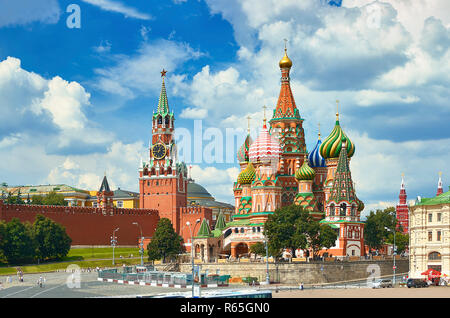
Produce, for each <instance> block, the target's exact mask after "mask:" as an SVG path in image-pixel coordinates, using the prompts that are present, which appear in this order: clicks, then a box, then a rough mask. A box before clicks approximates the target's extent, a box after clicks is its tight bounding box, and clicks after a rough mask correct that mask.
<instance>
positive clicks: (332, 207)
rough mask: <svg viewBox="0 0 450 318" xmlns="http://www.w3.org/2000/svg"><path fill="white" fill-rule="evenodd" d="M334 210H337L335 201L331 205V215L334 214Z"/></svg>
mask: <svg viewBox="0 0 450 318" xmlns="http://www.w3.org/2000/svg"><path fill="white" fill-rule="evenodd" d="M334 212H335V207H334V203H332V204H331V205H330V216H334Z"/></svg>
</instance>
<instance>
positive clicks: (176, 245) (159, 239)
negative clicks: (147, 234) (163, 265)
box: [147, 218, 183, 262]
mask: <svg viewBox="0 0 450 318" xmlns="http://www.w3.org/2000/svg"><path fill="white" fill-rule="evenodd" d="M147 250H148V259H149V260H158V259H161V258H162V259H163V262H165V261H166V258H174V257H176V256H177V255H178V254H181V253H182V252H183V238H182V237H181V236H179V235H178V234H177V233H176V232H175V230H174V229H173V226H172V222H170V220H169V219H167V218H162V219H161V220H159V222H158V225H157V226H156V230H155V233H154V234H153V237H152V239H151V241H150V243H149V244H148V245H147Z"/></svg>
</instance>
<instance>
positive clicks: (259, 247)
mask: <svg viewBox="0 0 450 318" xmlns="http://www.w3.org/2000/svg"><path fill="white" fill-rule="evenodd" d="M250 253H253V254H255V257H256V255H266V245H265V244H264V243H262V242H257V243H255V244H253V245H252V246H250Z"/></svg>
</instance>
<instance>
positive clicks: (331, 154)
mask: <svg viewBox="0 0 450 318" xmlns="http://www.w3.org/2000/svg"><path fill="white" fill-rule="evenodd" d="M343 137H345V139H346V141H347V156H348V157H349V158H350V157H351V156H353V154H354V153H355V145H354V144H353V143H352V142H351V140H350V139H349V138H348V137H347V135H346V134H345V133H344V131H343V130H342V128H341V126H340V125H339V118H337V119H336V125H335V126H334V129H333V131H332V132H331V134H330V135H329V136H328V137H327V138H326V139H325V140H324V141H323V143H322V145H320V155H321V156H322V157H323V158H324V159H328V158H338V157H339V153H340V152H341V147H342V139H343Z"/></svg>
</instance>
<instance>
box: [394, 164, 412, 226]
mask: <svg viewBox="0 0 450 318" xmlns="http://www.w3.org/2000/svg"><path fill="white" fill-rule="evenodd" d="M404 176H405V174H404V173H402V183H401V184H400V194H399V196H398V199H399V202H398V204H397V206H396V207H395V212H396V215H397V220H398V224H397V227H401V228H402V229H403V233H405V234H408V231H409V207H408V204H407V203H406V197H407V196H406V188H405V180H404Z"/></svg>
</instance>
